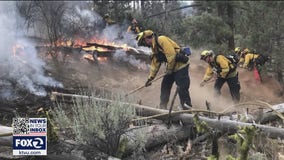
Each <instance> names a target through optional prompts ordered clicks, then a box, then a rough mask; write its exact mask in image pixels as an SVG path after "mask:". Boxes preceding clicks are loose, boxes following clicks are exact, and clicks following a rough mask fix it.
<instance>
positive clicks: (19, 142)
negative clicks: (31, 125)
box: [13, 136, 46, 150]
mask: <svg viewBox="0 0 284 160" xmlns="http://www.w3.org/2000/svg"><path fill="white" fill-rule="evenodd" d="M45 144H46V137H45V136H14V137H13V149H41V150H42V149H45V148H46V145H45Z"/></svg>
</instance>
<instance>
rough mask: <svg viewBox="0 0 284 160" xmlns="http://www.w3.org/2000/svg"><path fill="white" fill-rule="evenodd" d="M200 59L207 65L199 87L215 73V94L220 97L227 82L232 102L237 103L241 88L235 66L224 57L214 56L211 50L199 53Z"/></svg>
mask: <svg viewBox="0 0 284 160" xmlns="http://www.w3.org/2000/svg"><path fill="white" fill-rule="evenodd" d="M200 59H201V60H203V61H205V62H207V63H208V64H209V65H208V68H207V69H206V72H205V75H204V77H203V80H202V82H201V83H200V86H204V85H205V84H206V82H208V81H209V80H210V79H211V78H212V77H213V74H214V73H216V74H217V79H216V81H215V84H214V89H215V91H216V94H217V95H221V88H222V86H223V84H224V83H225V82H227V83H228V85H229V89H230V93H231V97H232V100H233V102H234V103H238V102H239V101H240V88H241V87H240V82H239V78H238V72H237V66H235V65H233V64H232V62H231V61H230V60H229V59H227V58H226V57H225V56H224V55H215V54H214V52H213V51H212V50H204V51H203V52H201V57H200Z"/></svg>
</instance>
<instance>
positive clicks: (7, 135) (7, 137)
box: [0, 125, 13, 146]
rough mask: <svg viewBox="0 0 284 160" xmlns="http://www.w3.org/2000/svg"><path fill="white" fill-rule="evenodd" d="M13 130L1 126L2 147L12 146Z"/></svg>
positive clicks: (0, 139) (0, 144)
mask: <svg viewBox="0 0 284 160" xmlns="http://www.w3.org/2000/svg"><path fill="white" fill-rule="evenodd" d="M12 135H13V128H12V127H7V126H1V125H0V146H10V145H11V144H12Z"/></svg>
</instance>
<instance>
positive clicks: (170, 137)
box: [124, 124, 192, 156]
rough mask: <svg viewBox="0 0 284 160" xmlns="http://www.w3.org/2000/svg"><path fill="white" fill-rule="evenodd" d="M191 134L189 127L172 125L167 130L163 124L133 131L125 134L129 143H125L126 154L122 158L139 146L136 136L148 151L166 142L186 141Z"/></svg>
mask: <svg viewBox="0 0 284 160" xmlns="http://www.w3.org/2000/svg"><path fill="white" fill-rule="evenodd" d="M191 134H192V127H191V126H180V125H172V126H171V127H170V128H167V125H165V124H159V125H152V126H145V127H142V128H139V129H134V130H132V131H131V132H127V133H126V137H131V138H128V139H129V140H130V141H129V142H128V143H127V148H126V152H125V153H124V156H127V155H129V154H130V153H132V152H133V151H135V150H136V149H138V148H139V147H141V146H139V145H141V144H137V142H135V141H136V140H137V138H135V137H137V135H138V136H139V135H141V136H143V139H144V140H146V141H144V147H145V149H146V150H150V149H152V148H154V147H156V146H160V145H163V144H166V143H168V142H171V143H172V142H174V143H175V142H178V141H183V140H187V139H188V137H190V136H191Z"/></svg>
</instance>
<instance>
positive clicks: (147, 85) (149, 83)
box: [145, 78, 154, 87]
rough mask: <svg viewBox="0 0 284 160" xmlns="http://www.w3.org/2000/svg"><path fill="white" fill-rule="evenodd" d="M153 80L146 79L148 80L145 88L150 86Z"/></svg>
mask: <svg viewBox="0 0 284 160" xmlns="http://www.w3.org/2000/svg"><path fill="white" fill-rule="evenodd" d="M153 79H154V78H148V80H147V81H146V83H145V87H149V86H151V84H152V80H153Z"/></svg>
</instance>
